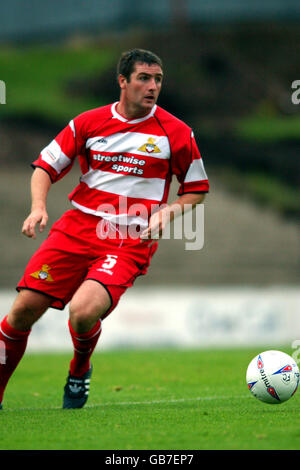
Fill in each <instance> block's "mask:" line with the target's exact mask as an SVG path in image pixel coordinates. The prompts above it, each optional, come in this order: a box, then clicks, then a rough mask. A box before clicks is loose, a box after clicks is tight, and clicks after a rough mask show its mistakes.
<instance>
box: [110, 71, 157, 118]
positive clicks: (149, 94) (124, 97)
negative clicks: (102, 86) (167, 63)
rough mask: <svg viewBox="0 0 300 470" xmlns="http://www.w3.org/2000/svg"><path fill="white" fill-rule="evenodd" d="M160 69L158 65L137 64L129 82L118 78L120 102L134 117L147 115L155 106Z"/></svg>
mask: <svg viewBox="0 0 300 470" xmlns="http://www.w3.org/2000/svg"><path fill="white" fill-rule="evenodd" d="M162 77H163V73H162V69H161V67H160V66H159V65H158V64H144V63H141V62H137V63H136V64H135V69H134V71H133V72H132V74H131V75H130V80H129V81H127V80H126V78H125V77H122V76H120V79H119V83H120V87H121V101H122V102H123V103H124V104H125V107H126V106H127V108H128V107H130V109H131V111H133V112H135V114H136V116H144V115H146V114H148V113H149V112H150V111H151V109H152V108H153V106H154V105H155V103H156V101H157V98H158V95H159V93H160V90H161V85H162Z"/></svg>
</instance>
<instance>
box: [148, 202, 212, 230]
mask: <svg viewBox="0 0 300 470" xmlns="http://www.w3.org/2000/svg"><path fill="white" fill-rule="evenodd" d="M204 198H205V194H204V193H187V194H183V195H182V196H180V197H179V198H178V199H176V201H174V202H172V203H171V204H168V205H166V206H165V207H163V208H162V209H161V210H159V211H158V212H155V213H154V214H152V216H151V217H150V220H149V225H148V227H147V229H145V230H144V231H143V232H142V233H141V236H140V238H141V239H149V238H154V237H155V238H157V237H161V235H162V233H163V230H164V229H165V227H166V226H167V225H168V224H169V223H171V222H172V221H173V220H174V219H175V218H176V217H178V216H180V215H182V214H184V213H185V212H186V211H189V210H192V209H194V207H195V206H196V205H197V204H201V203H202V202H203V201H204Z"/></svg>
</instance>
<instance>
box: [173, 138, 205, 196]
mask: <svg viewBox="0 0 300 470" xmlns="http://www.w3.org/2000/svg"><path fill="white" fill-rule="evenodd" d="M178 140H179V139H178ZM180 140H181V145H180V146H178V144H177V146H176V147H175V150H176V151H175V152H172V157H173V158H172V172H173V174H175V175H176V177H177V180H178V181H179V183H180V187H179V190H178V195H179V196H181V195H182V194H185V193H193V192H195V193H198V192H201V193H206V192H208V191H209V182H208V178H207V175H206V172H205V168H204V164H203V160H202V158H201V155H200V152H199V150H198V147H197V144H196V141H195V137H194V134H193V132H192V131H191V129H189V134H188V135H187V133H186V132H185V136H182V139H180Z"/></svg>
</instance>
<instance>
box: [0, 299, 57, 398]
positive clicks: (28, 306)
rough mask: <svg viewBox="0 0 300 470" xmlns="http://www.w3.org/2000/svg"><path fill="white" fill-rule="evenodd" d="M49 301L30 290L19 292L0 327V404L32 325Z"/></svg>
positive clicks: (23, 350)
mask: <svg viewBox="0 0 300 470" xmlns="http://www.w3.org/2000/svg"><path fill="white" fill-rule="evenodd" d="M50 303H51V299H50V298H49V297H47V296H45V295H43V294H40V293H38V292H34V291H31V290H21V291H20V293H19V294H18V296H17V297H16V299H15V301H14V303H13V305H12V307H11V310H10V312H9V313H8V315H7V316H6V317H4V319H3V320H2V322H1V325H0V346H1V353H2V354H1V358H2V360H1V361H0V403H2V399H3V394H4V390H5V387H6V385H7V382H8V380H9V378H10V377H11V375H12V374H13V372H14V370H15V369H16V367H17V365H18V364H19V362H20V360H21V359H22V357H23V355H24V352H25V350H26V346H27V341H28V336H29V334H30V331H31V327H32V325H33V324H34V323H35V322H36V321H37V320H38V319H39V318H40V317H41V316H42V315H43V313H44V312H45V311H46V310H47V308H48V307H49V305H50Z"/></svg>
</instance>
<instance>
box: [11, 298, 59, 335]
mask: <svg viewBox="0 0 300 470" xmlns="http://www.w3.org/2000/svg"><path fill="white" fill-rule="evenodd" d="M50 303H51V300H50V299H49V298H48V297H46V296H45V295H43V294H39V293H36V292H33V291H25V290H22V291H20V293H19V294H18V296H17V297H16V299H15V302H14V304H13V305H12V308H11V310H10V312H9V313H8V317H7V321H8V323H9V324H10V325H11V326H12V327H13V328H16V329H17V330H23V331H24V330H29V329H30V328H31V327H32V325H33V324H34V323H35V322H36V321H37V320H38V319H39V318H40V317H41V316H42V315H43V313H44V312H45V311H46V310H47V308H48V307H49V305H50Z"/></svg>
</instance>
